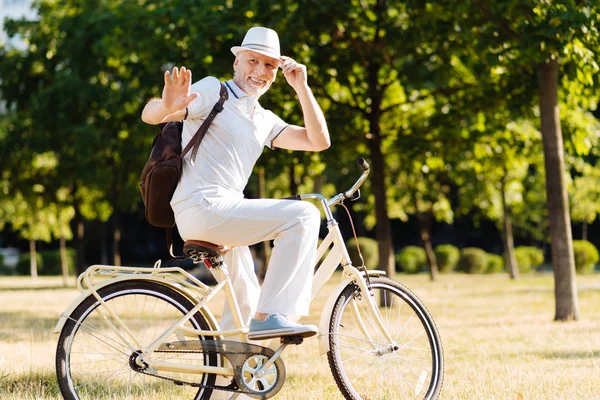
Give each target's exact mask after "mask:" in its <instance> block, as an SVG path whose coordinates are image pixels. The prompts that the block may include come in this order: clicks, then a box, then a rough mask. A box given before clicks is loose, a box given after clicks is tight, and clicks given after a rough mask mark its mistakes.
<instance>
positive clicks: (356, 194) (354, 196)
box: [348, 189, 360, 201]
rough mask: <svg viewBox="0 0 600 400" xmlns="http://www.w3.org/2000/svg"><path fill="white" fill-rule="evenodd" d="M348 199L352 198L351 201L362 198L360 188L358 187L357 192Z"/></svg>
mask: <svg viewBox="0 0 600 400" xmlns="http://www.w3.org/2000/svg"><path fill="white" fill-rule="evenodd" d="M348 199H350V201H356V200H358V199H360V189H358V190H357V191H356V192H354V193H353V194H352V196H350V197H348Z"/></svg>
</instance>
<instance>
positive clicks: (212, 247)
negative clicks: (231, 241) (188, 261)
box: [183, 240, 231, 257]
mask: <svg viewBox="0 0 600 400" xmlns="http://www.w3.org/2000/svg"><path fill="white" fill-rule="evenodd" d="M229 250H231V247H228V246H223V245H219V244H214V243H210V242H204V241H202V240H186V241H185V243H184V244H183V253H184V254H185V255H186V256H188V257H189V256H190V255H191V254H192V253H195V252H198V251H205V252H207V253H208V255H209V256H211V257H219V256H224V255H225V254H226V253H227V252H228V251H229Z"/></svg>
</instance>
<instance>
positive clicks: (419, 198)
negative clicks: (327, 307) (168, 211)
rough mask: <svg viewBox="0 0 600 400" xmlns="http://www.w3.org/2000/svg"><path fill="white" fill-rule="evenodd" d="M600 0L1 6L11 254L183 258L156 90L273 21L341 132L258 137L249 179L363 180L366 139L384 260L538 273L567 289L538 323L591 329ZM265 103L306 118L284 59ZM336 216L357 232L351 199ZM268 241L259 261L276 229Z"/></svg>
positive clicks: (10, 269)
mask: <svg viewBox="0 0 600 400" xmlns="http://www.w3.org/2000/svg"><path fill="white" fill-rule="evenodd" d="M13 3H14V4H16V3H17V2H16V1H15V0H4V2H3V3H2V4H3V6H4V7H7V6H10V5H11V4H13ZM598 5H599V4H598V1H575V0H572V1H566V0H563V1H554V2H546V1H535V0H530V1H514V0H510V1H504V2H493V3H488V2H483V1H478V0H456V1H411V0H406V1H384V0H377V1H367V0H343V1H342V0H331V1H313V0H303V1H277V2H273V1H260V0H255V1H231V0H230V1H216V0H215V1H207V0H202V1H198V0H194V1H189V0H170V1H145V0H121V1H117V0H63V1H37V2H33V7H34V13H33V14H30V15H29V16H28V17H26V18H22V19H16V20H6V21H5V22H4V25H3V28H4V32H5V34H6V35H7V37H8V38H9V41H7V42H5V43H4V44H2V46H1V47H0V99H1V101H2V106H1V113H0V173H1V175H0V227H1V228H2V231H1V233H0V247H3V248H17V249H18V250H20V254H21V256H20V261H19V263H18V264H17V265H16V266H15V265H14V264H11V265H5V264H6V263H0V265H3V269H2V273H3V274H6V275H11V274H15V273H20V274H33V275H35V274H40V275H45V274H48V275H57V274H60V273H61V272H62V270H61V268H66V269H67V270H69V272H70V274H71V275H74V274H76V273H77V272H81V271H82V270H84V269H85V268H86V267H87V266H89V265H91V264H94V263H105V264H115V265H120V264H123V265H150V264H151V263H153V262H154V261H155V260H156V259H157V258H162V259H163V260H166V259H168V255H167V252H166V247H165V241H164V230H161V229H156V228H153V227H151V226H150V225H148V224H147V223H146V222H145V220H144V209H143V204H142V203H141V196H140V193H139V188H138V184H139V174H140V172H141V170H142V168H143V166H144V164H145V161H146V160H147V157H148V155H149V152H150V148H151V143H152V140H153V138H154V136H155V134H156V133H157V128H156V127H151V126H148V125H145V124H144V123H142V122H141V120H140V114H141V109H142V108H143V106H144V104H145V103H146V102H147V101H148V99H150V98H152V97H155V96H160V93H161V90H162V85H161V82H162V73H163V71H165V70H167V69H169V68H172V67H173V66H181V65H185V66H186V67H187V68H189V69H191V70H192V71H193V74H194V77H195V79H196V80H197V79H200V78H201V77H203V76H207V75H214V76H217V77H219V78H220V79H222V80H225V79H229V78H230V77H231V75H232V72H233V69H232V63H233V55H232V54H231V52H230V50H229V49H230V47H231V46H234V45H239V44H240V42H241V40H242V38H243V36H244V34H245V32H246V30H247V29H248V28H249V27H251V26H257V25H262V26H268V27H270V28H273V29H275V30H277V31H278V32H279V35H280V39H281V47H282V53H284V54H286V55H289V56H291V57H293V58H295V59H296V60H297V61H298V62H301V63H304V64H306V66H307V69H308V75H309V84H310V86H311V88H312V89H313V92H314V93H315V96H316V97H317V99H318V101H319V103H320V104H321V106H322V108H323V111H324V113H325V115H326V118H327V121H328V125H329V129H330V133H331V137H332V146H331V148H330V149H329V150H327V151H325V152H322V153H301V152H287V151H281V150H278V151H270V150H265V154H264V155H263V157H261V159H260V160H259V163H258V164H257V166H256V168H255V171H254V174H253V177H252V178H251V180H250V182H249V183H248V187H247V190H246V195H247V197H275V198H277V197H283V196H287V195H290V194H296V193H306V192H313V191H316V192H322V193H324V194H325V195H332V194H335V193H337V192H338V191H341V190H344V189H346V188H348V187H349V186H350V185H351V183H352V182H354V180H355V179H356V177H357V176H358V174H359V171H358V170H357V169H356V167H355V166H354V160H355V159H356V158H357V157H358V156H363V157H365V158H366V159H367V160H368V161H369V162H370V164H371V166H372V174H371V177H370V179H369V181H368V182H367V184H365V185H364V186H363V189H362V198H361V199H360V200H359V201H357V202H354V203H349V204H348V207H349V209H350V212H351V214H352V216H353V218H354V223H355V226H356V228H357V233H358V236H360V237H361V238H365V239H364V240H363V242H364V245H363V246H362V249H363V252H364V253H365V256H366V258H367V264H368V267H369V268H378V269H382V270H386V271H388V273H390V274H391V273H396V272H398V273H404V274H405V273H417V275H418V277H427V279H424V280H418V281H415V282H418V285H419V287H421V288H422V289H421V290H423V291H424V293H426V298H425V299H424V301H425V303H426V304H428V301H430V302H433V303H435V302H436V301H437V300H438V299H437V297H435V296H436V292H435V291H434V290H431V288H433V287H436V288H440V293H437V294H439V295H441V293H442V292H443V293H446V294H447V293H448V290H447V289H448V286H429V287H428V286H427V285H434V284H436V285H440V284H444V282H452V283H451V285H459V284H462V285H465V287H468V286H469V285H471V284H473V283H474V282H481V281H478V279H482V278H481V276H479V274H482V273H490V277H489V279H490V281H485V282H487V283H488V285H489V286H486V285H483V284H481V283H479V284H480V285H481V287H487V288H489V289H490V291H493V290H494V289H493V288H496V287H505V288H507V289H506V290H507V291H509V292H510V291H511V289H510V288H513V289H515V288H518V287H521V288H522V289H523V286H518V285H526V286H525V287H528V286H527V282H533V283H532V285H534V286H536V285H537V284H540V282H544V284H545V285H546V286H544V287H545V289H544V290H545V292H544V293H545V294H548V293H549V294H550V297H551V298H552V301H553V303H552V301H551V302H550V304H546V305H545V306H544V307H541V308H540V307H538V308H535V315H538V314H539V319H538V320H537V321H538V322H539V321H552V320H553V319H556V320H561V321H574V320H580V319H582V320H583V321H580V322H579V324H580V325H579V326H580V327H582V326H586V325H584V324H586V323H588V324H589V323H592V326H593V327H595V328H597V321H598V318H597V309H594V308H591V309H590V308H587V307H589V306H587V305H586V304H587V303H584V300H585V301H590V297H589V296H592V298H597V295H598V291H599V289H598V285H597V284H596V283H595V282H596V281H597V275H596V273H594V270H595V264H596V263H597V261H598V252H597V250H596V247H597V246H599V245H600V224H599V223H598V222H597V221H596V219H597V213H598V210H599V207H600V201H599V200H600V164H598V149H597V144H598V139H599V136H600V122H599V121H598V117H600V113H599V112H598V111H597V100H598V88H599V84H600V81H599V79H598V70H599V65H598V63H599V59H600V42H599V37H600V35H599V32H598V29H599V24H600V16H599V15H600V14H599V13H600V11H599V9H598ZM32 15H33V16H32ZM15 38H18V40H19V45H13V44H11V42H10V40H13V39H15ZM261 104H262V105H263V106H264V107H265V108H269V109H271V110H273V111H274V112H275V113H276V114H278V115H280V116H281V117H282V118H283V119H284V120H286V121H288V122H289V123H296V124H302V113H301V110H300V108H299V105H298V102H297V99H296V97H295V94H294V93H293V90H292V89H291V88H290V87H288V85H287V84H286V83H285V80H284V79H283V77H282V76H279V77H278V79H277V81H276V82H275V83H274V84H273V86H272V88H271V89H270V91H269V92H268V93H267V94H266V95H265V96H264V97H263V98H261ZM336 215H337V217H338V220H339V222H340V224H341V226H342V228H343V231H344V234H345V237H347V238H348V239H350V237H351V235H352V234H351V229H350V227H349V224H348V219H347V217H346V216H345V212H344V211H343V210H341V212H340V210H338V213H337V214H336ZM550 222H552V224H551V223H550ZM323 233H324V232H323ZM368 239H372V240H373V241H374V242H373V241H371V242H369V240H368ZM573 239H574V240H575V241H573ZM179 244H180V242H179ZM440 245H446V246H445V247H439V246H440ZM448 245H449V246H448ZM254 250H255V253H256V255H257V260H259V261H258V265H259V266H260V265H263V266H264V261H262V262H261V261H260V260H264V259H265V257H266V256H267V253H268V251H269V246H268V245H259V246H255V248H254ZM436 250H437V251H436ZM5 254H7V253H5ZM29 254H34V256H33V257H32V256H30V255H29ZM7 258H8V257H7ZM576 268H577V272H579V273H581V275H579V277H577V276H576ZM452 270H458V272H459V273H455V274H450V273H449V272H451V271H452ZM438 272H442V274H440V275H438ZM444 272H445V273H447V274H443V273H444ZM259 273H264V268H263V269H262V270H261V271H259ZM419 273H420V274H419ZM466 274H471V275H473V276H469V275H466ZM475 274H477V276H475ZM499 276H500V277H502V278H504V279H503V280H501V281H498V280H497V279H498V277H499ZM509 278H512V279H509ZM536 278H537V280H536ZM6 279H16V278H6ZM406 279H415V277H409V278H406ZM469 279H472V281H469ZM531 279H533V281H531ZM432 280H433V282H429V281H432ZM578 280H579V281H580V282H583V288H584V289H582V288H581V287H578V285H577V282H578ZM518 281H520V283H517V282H518ZM7 282H19V285H23V287H24V288H26V287H29V286H28V284H26V283H24V282H25V281H21V280H13V281H7ZM490 282H492V283H490ZM511 282H513V286H510V284H511ZM524 282H525V283H524ZM504 285H508V286H504ZM33 286H39V285H35V284H34V285H33ZM42 286H43V285H42ZM7 287H8V288H13V289H14V287H13V286H11V285H10V284H9V285H8V286H7ZM442 288H445V289H446V290H445V291H444V290H442ZM515 290H516V289H515ZM523 290H527V289H523ZM417 292H418V290H417ZM585 296H588V297H585ZM579 301H581V305H582V309H585V310H586V312H585V313H583V312H582V313H581V315H580V310H579ZM482 304H483V307H484V308H485V307H488V308H490V307H491V306H490V305H488V306H486V304H488V303H487V302H483V303H482ZM521 306H524V305H523V304H521ZM434 316H435V313H434ZM593 316H596V317H595V320H594V319H593ZM590 318H592V322H590ZM585 321H587V322H585ZM594 323H595V324H596V325H593V324H594ZM449 325H450V326H452V324H451V323H449ZM548 329H553V328H548ZM557 329H563V328H557ZM567 329H568V328H567ZM571 329H573V328H571ZM575 329H578V328H575ZM586 329H587V328H586ZM597 330H598V329H596V331H597ZM441 331H442V336H444V330H443V329H441ZM588 333H589V332H588ZM573 340H574V341H577V339H573ZM596 343H597V342H596ZM590 351H591V353H590ZM597 353H598V349H597V345H596V348H595V349H594V348H592V349H591V350H590V349H587V350H586V349H584V350H582V351H581V352H580V353H577V352H573V353H572V354H574V356H575V357H576V355H577V354H584V355H585V356H581V357H580V358H581V361H582V362H584V361H586V360H590V359H591V360H592V361H593V362H594V363H595V364H594V365H595V366H596V367H595V369H593V370H594V371H596V372H597V371H598V362H597V359H598V355H597ZM590 354H591V356H590ZM585 376H588V375H585ZM516 392H518V391H515V392H513V394H514V393H516ZM585 393H595V394H598V393H599V389H598V386H597V385H596V386H592V387H591V389H590V391H588V392H585ZM546 395H548V397H547V398H560V396H558V397H554V396H552V392H550V394H548V393H546ZM574 396H575V395H574ZM500 397H501V398H502V397H503V396H500ZM568 397H569V396H566V395H565V397H564V398H568ZM459 398H460V396H459ZM532 398H535V397H532ZM573 398H577V396H575V397H573ZM581 398H586V397H585V395H584V397H581Z"/></svg>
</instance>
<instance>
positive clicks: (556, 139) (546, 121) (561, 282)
mask: <svg viewBox="0 0 600 400" xmlns="http://www.w3.org/2000/svg"><path fill="white" fill-rule="evenodd" d="M539 87H540V120H541V126H542V141H543V144H544V165H545V168H546V196H547V198H548V218H549V223H550V240H551V251H552V270H553V272H554V296H555V303H556V313H555V315H554V320H555V321H569V320H578V319H579V304H578V300H577V283H576V281H575V258H574V255H573V240H572V234H571V216H570V214H569V203H568V198H567V188H566V184H565V166H564V150H563V141H562V132H561V127H560V115H559V110H558V101H557V97H558V61H557V60H556V59H554V60H551V61H549V62H548V63H542V64H540V66H539Z"/></svg>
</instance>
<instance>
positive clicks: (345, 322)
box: [327, 278, 444, 400]
mask: <svg viewBox="0 0 600 400" xmlns="http://www.w3.org/2000/svg"><path fill="white" fill-rule="evenodd" d="M371 286H372V288H373V293H374V295H375V300H376V304H384V305H385V306H383V307H382V306H379V311H380V314H381V317H382V319H383V322H384V325H385V327H386V329H387V331H388V333H389V334H390V336H391V337H392V339H394V342H395V345H396V346H397V348H396V349H394V348H392V347H390V346H389V345H387V341H385V339H383V336H382V334H381V333H380V332H379V330H378V329H377V328H376V327H375V320H374V319H373V318H372V317H371V315H370V314H367V313H366V310H367V308H366V304H365V301H364V300H363V298H364V296H365V294H363V293H361V291H360V289H359V288H358V286H357V285H356V284H355V283H350V284H348V286H347V287H346V288H345V289H344V290H343V291H342V293H341V294H340V296H339V297H338V299H337V301H336V303H335V305H334V308H333V312H332V314H331V320H330V323H329V333H330V336H329V345H330V351H329V352H328V353H327V358H328V360H329V366H330V367H331V371H332V373H333V377H334V379H335V381H336V383H337V385H338V387H339V389H340V391H341V392H342V394H343V395H344V397H345V398H346V399H352V400H358V399H417V398H418V399H427V400H429V399H435V398H437V397H438V395H439V393H440V391H441V389H442V381H443V377H444V357H443V351H442V341H441V340H440V336H439V333H438V331H437V328H436V326H435V324H434V322H433V319H432V318H431V315H430V314H429V311H427V309H426V308H425V306H424V305H423V304H422V303H421V301H420V300H419V299H418V298H417V296H415V295H414V294H413V293H412V292H411V291H410V290H408V289H407V288H406V287H404V286H403V285H401V284H400V283H398V282H395V281H393V280H391V279H388V278H371ZM368 295H369V294H366V296H368ZM357 315H358V317H357ZM359 320H362V321H363V322H362V324H361V323H359V322H358V321H359ZM359 326H363V327H364V331H362V330H361V329H359ZM365 332H366V334H365Z"/></svg>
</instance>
